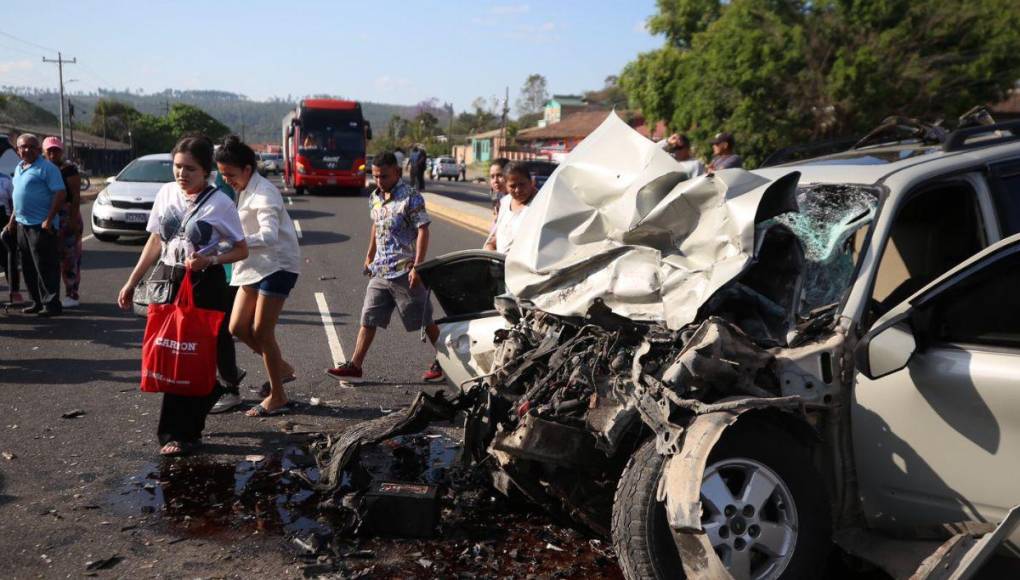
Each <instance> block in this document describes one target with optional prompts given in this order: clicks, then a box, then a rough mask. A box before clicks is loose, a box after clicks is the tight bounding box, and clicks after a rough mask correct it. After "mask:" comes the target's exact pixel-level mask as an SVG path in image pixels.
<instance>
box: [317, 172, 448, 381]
mask: <svg viewBox="0 0 1020 580" xmlns="http://www.w3.org/2000/svg"><path fill="white" fill-rule="evenodd" d="M372 177H373V179H374V180H375V183H376V189H375V190H374V191H373V192H372V194H371V196H370V198H369V207H370V209H371V216H372V229H371V236H370V239H369V243H368V253H367V254H366V256H365V265H364V273H365V274H366V275H369V276H371V280H369V282H368V289H367V290H366V291H365V304H364V306H363V307H362V310H361V328H360V329H359V330H358V340H357V343H356V344H355V346H354V356H352V357H351V360H350V361H348V362H343V363H340V364H339V366H337V367H336V368H332V369H329V370H327V371H326V372H327V373H328V374H329V375H330V376H333V377H336V378H338V379H346V380H350V379H358V378H361V376H362V365H363V364H364V362H365V356H366V355H367V354H368V349H369V347H370V346H371V345H372V340H373V339H375V333H376V329H377V328H379V327H382V328H386V327H387V326H388V325H389V322H390V317H391V316H392V315H393V311H394V310H396V311H397V313H398V314H399V315H400V320H401V322H403V324H404V329H405V330H407V331H408V332H413V331H416V330H420V329H422V328H423V327H424V330H425V334H426V335H427V336H428V338H429V340H430V341H432V345H433V346H435V344H436V339H437V338H438V337H439V327H438V326H436V324H435V323H434V322H432V305H431V303H430V302H429V295H428V291H427V290H426V289H425V285H424V284H423V283H422V281H421V279H420V278H418V272H417V271H416V270H415V267H416V266H417V265H418V264H420V263H421V262H422V261H423V260H425V255H426V254H427V253H428V249H429V223H430V222H431V220H430V219H429V214H428V213H427V212H426V211H425V199H424V198H423V197H422V196H421V194H420V193H418V192H417V191H415V190H414V188H412V187H410V186H408V185H407V184H406V183H404V181H403V180H402V179H401V177H400V167H399V166H398V165H397V158H396V157H395V156H394V155H393V154H392V153H383V154H381V155H377V156H376V157H375V159H374V160H373V161H372ZM422 380H423V381H427V382H431V381H441V380H443V371H442V369H441V368H440V367H439V362H438V361H433V362H432V366H431V367H430V368H429V369H428V370H427V371H426V372H425V374H423V375H422Z"/></svg>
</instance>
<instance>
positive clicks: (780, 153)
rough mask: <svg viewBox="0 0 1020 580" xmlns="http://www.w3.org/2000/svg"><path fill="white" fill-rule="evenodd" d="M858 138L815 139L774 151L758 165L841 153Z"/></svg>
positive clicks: (764, 165)
mask: <svg viewBox="0 0 1020 580" xmlns="http://www.w3.org/2000/svg"><path fill="white" fill-rule="evenodd" d="M857 140H858V138H857V137H840V138H836V139H828V140H825V141H813V142H811V143H807V144H804V145H793V146H790V147H784V148H782V149H778V150H776V151H773V152H772V154H771V155H769V156H768V157H766V158H765V161H762V162H761V165H759V166H758V167H772V166H774V165H780V164H782V163H790V162H792V161H800V160H802V159H810V158H812V157H818V156H821V155H831V154H833V153H840V152H842V151H846V150H847V149H849V148H850V146H851V145H853V144H854V143H856V142H857Z"/></svg>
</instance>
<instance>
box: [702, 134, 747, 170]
mask: <svg viewBox="0 0 1020 580" xmlns="http://www.w3.org/2000/svg"><path fill="white" fill-rule="evenodd" d="M734 146H735V145H734V141H733V134H732V133H727V132H725V131H723V132H722V133H716V135H715V137H714V138H713V139H712V161H711V162H710V163H709V164H708V169H709V171H719V170H720V169H733V168H740V167H743V166H744V160H743V159H742V158H741V157H740V156H739V155H737V154H736V153H734V152H733V148H734Z"/></svg>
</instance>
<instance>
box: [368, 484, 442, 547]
mask: <svg viewBox="0 0 1020 580" xmlns="http://www.w3.org/2000/svg"><path fill="white" fill-rule="evenodd" d="M360 511H361V513H362V516H361V528H360V529H361V531H363V532H367V533H370V534H376V535H383V536H402V537H414V538H427V537H431V536H432V535H434V534H435V530H436V525H437V524H438V523H439V488H438V487H437V486H435V485H429V484H425V483H409V482H406V481H375V482H373V483H372V485H371V487H369V489H368V491H367V492H366V493H365V495H364V496H363V497H362V502H361V510H360Z"/></svg>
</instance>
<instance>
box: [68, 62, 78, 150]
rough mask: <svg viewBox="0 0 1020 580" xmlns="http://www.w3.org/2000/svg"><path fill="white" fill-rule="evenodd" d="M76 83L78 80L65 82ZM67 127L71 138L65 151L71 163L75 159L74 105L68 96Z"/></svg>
mask: <svg viewBox="0 0 1020 580" xmlns="http://www.w3.org/2000/svg"><path fill="white" fill-rule="evenodd" d="M76 82H78V79H68V80H67V84H71V83H76ZM67 127H68V131H69V134H70V137H71V140H70V143H69V145H68V150H67V151H68V153H69V155H68V158H69V159H71V160H72V161H73V160H74V158H75V155H74V104H73V103H71V97H70V95H68V97H67Z"/></svg>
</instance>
